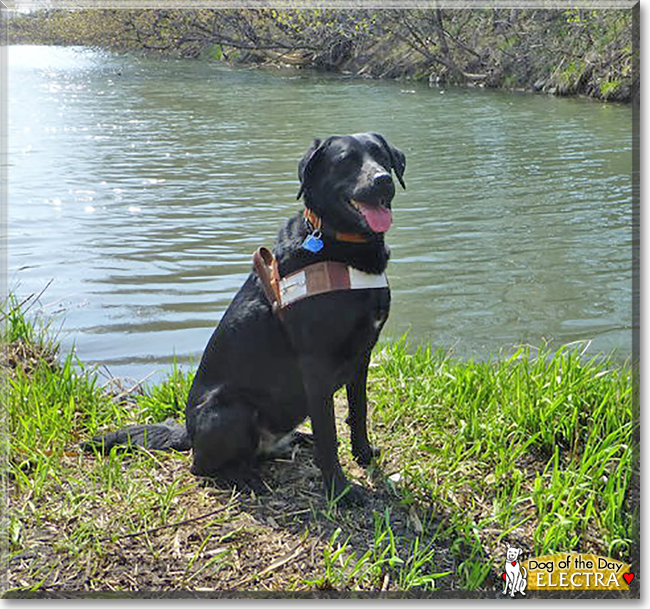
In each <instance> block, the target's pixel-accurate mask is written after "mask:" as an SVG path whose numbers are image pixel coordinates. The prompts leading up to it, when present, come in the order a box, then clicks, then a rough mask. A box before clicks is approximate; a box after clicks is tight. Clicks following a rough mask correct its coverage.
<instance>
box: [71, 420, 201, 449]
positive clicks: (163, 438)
mask: <svg viewBox="0 0 650 609" xmlns="http://www.w3.org/2000/svg"><path fill="white" fill-rule="evenodd" d="M114 446H122V447H124V448H125V449H127V450H128V449H131V448H134V447H141V448H147V449H153V450H178V451H185V450H190V448H192V442H191V440H190V437H189V435H188V433H187V429H186V428H185V427H184V426H182V425H180V424H179V423H177V422H176V421H173V420H172V419H168V420H166V421H164V422H163V423H157V424H155V425H131V426H130V427H123V428H122V429H118V430H117V431H111V432H110V433H107V434H105V435H103V436H95V437H94V438H91V439H90V440H87V441H86V442H82V443H81V449H82V450H85V451H88V452H94V451H96V452H99V453H102V454H106V453H108V452H109V451H110V450H111V448H113V447H114Z"/></svg>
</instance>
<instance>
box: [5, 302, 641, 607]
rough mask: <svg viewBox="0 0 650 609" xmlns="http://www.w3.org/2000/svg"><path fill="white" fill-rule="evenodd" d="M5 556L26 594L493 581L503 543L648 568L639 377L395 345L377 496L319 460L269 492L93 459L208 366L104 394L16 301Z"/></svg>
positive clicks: (382, 420) (381, 402) (130, 459)
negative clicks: (326, 480)
mask: <svg viewBox="0 0 650 609" xmlns="http://www.w3.org/2000/svg"><path fill="white" fill-rule="evenodd" d="M3 317H4V331H3V351H2V361H1V364H2V372H3V376H4V383H5V390H4V391H3V400H4V404H3V412H4V419H5V420H4V425H3V429H4V433H3V436H2V447H3V454H4V456H5V460H4V463H3V465H2V477H3V485H4V488H5V490H6V501H7V502H8V509H6V510H3V519H4V523H3V525H4V526H3V527H2V528H3V560H4V566H5V567H6V570H7V578H8V580H7V582H6V586H7V588H8V589H10V590H23V591H25V590H50V591H63V590H86V591H100V590H101V591H128V590H179V589H185V590H236V591H241V590H260V591H271V590H276V591H277V590H282V591H328V590H357V589H358V590H373V591H378V590H385V591H418V590H434V589H435V590H442V591H445V590H457V589H461V590H483V591H486V593H488V594H489V595H496V594H498V592H496V591H497V590H499V589H500V587H501V583H500V578H499V576H500V570H501V568H502V566H501V563H502V562H503V556H504V545H505V542H506V541H508V542H510V543H511V544H514V545H519V546H521V547H523V548H524V549H525V556H524V558H529V557H532V556H534V555H540V554H546V553H555V552H563V551H570V550H571V551H582V552H593V553H597V554H604V555H608V556H613V557H616V558H618V559H622V560H626V561H627V560H629V559H630V555H631V554H634V553H635V552H638V547H635V545H634V544H635V540H638V538H639V537H638V536H639V532H638V528H637V524H636V523H637V522H638V487H637V486H636V484H637V483H636V478H635V473H638V472H636V470H635V465H634V458H633V446H632V436H633V431H634V429H633V423H632V413H631V375H630V370H629V368H628V367H627V366H621V365H616V364H614V363H613V362H611V361H607V360H602V359H601V360H598V361H596V360H589V361H586V360H584V359H582V358H581V357H580V354H579V353H578V352H577V351H575V350H573V349H569V348H566V349H562V350H560V351H558V352H557V353H554V354H550V353H536V352H534V351H533V350H531V349H520V350H518V351H516V352H512V353H510V355H509V356H507V357H505V356H504V357H499V358H496V359H494V361H491V362H484V363H478V362H471V361H460V360H457V359H454V358H453V357H450V356H449V355H446V354H444V353H441V352H433V351H431V350H429V349H419V350H417V351H415V352H413V351H412V350H409V349H408V348H407V345H406V343H405V342H398V343H396V344H385V345H383V346H381V348H378V349H377V351H376V353H375V356H374V360H373V364H372V368H371V375H370V380H369V396H370V402H371V405H372V406H371V410H372V414H371V417H372V419H371V423H370V430H371V436H372V438H373V440H374V443H375V444H376V445H377V446H378V447H380V448H381V449H382V457H381V458H380V461H379V463H378V464H377V466H376V467H374V469H372V470H371V471H369V472H365V471H363V470H361V469H360V468H358V467H357V466H356V465H354V462H353V461H352V459H351V453H350V447H349V441H348V434H347V430H346V429H345V426H344V425H343V422H342V420H343V418H344V417H345V409H344V403H343V397H342V396H341V395H338V396H337V416H338V419H339V430H340V438H341V449H340V451H341V453H342V455H343V465H344V468H345V470H346V471H347V472H348V473H349V474H350V476H351V477H352V478H353V479H355V480H356V481H357V482H359V483H360V484H362V485H363V486H365V487H366V488H367V489H369V499H368V503H367V505H365V506H364V507H363V508H360V509H356V510H349V509H340V508H338V507H337V506H336V505H334V504H332V503H328V502H327V501H326V500H324V499H323V497H322V494H321V487H320V478H319V472H318V470H317V469H316V467H315V465H314V463H313V460H312V456H311V452H310V450H309V449H307V448H303V447H298V448H296V449H295V450H294V452H293V455H292V458H291V459H287V460H277V461H270V462H265V463H263V464H261V466H260V472H261V477H262V479H263V482H264V485H265V486H266V488H267V491H266V492H265V493H263V494H255V493H253V492H251V491H250V490H246V489H237V488H232V487H228V486H222V485H220V484H219V483H218V482H214V481H212V482H209V481H202V480H198V479H196V478H194V477H193V476H192V475H191V474H190V473H189V471H188V466H189V457H188V455H187V454H176V453H173V454H163V453H149V452H146V451H139V452H137V453H135V454H127V453H121V452H118V451H114V452H112V453H111V454H110V455H109V456H108V457H99V456H92V455H88V454H82V453H81V452H80V451H79V450H78V443H79V441H81V440H83V439H86V438H88V437H89V436H91V435H93V434H95V433H99V432H101V431H104V430H109V429H114V428H115V427H117V426H118V425H123V424H128V423H130V422H136V421H137V422H145V421H159V420H162V419H164V418H166V417H168V416H170V415H171V416H175V417H180V416H181V414H180V413H181V411H182V405H183V404H184V401H185V397H186V394H187V391H188V389H189V384H190V381H191V372H188V371H182V370H178V369H175V370H174V371H173V372H172V373H171V374H170V376H169V378H168V379H167V380H165V381H164V382H163V383H161V384H159V385H156V386H148V387H144V388H123V387H119V386H116V385H114V384H110V383H109V384H108V385H106V386H102V385H101V384H100V381H99V380H98V376H97V375H96V374H94V373H93V371H92V370H89V369H87V368H85V367H84V366H83V364H82V363H81V362H79V361H77V360H76V359H75V357H74V355H72V354H58V353H57V345H56V343H55V342H54V341H53V339H52V338H51V334H49V333H48V329H47V327H46V325H45V326H43V324H41V323H39V322H38V321H34V320H33V319H32V320H31V321H27V320H26V318H25V315H24V314H23V312H22V310H21V308H20V307H16V304H15V303H10V304H9V305H7V306H6V307H5V312H4V313H3Z"/></svg>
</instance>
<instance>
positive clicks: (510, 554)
mask: <svg viewBox="0 0 650 609" xmlns="http://www.w3.org/2000/svg"><path fill="white" fill-rule="evenodd" d="M507 546H508V549H507V550H506V562H514V561H515V560H517V559H518V558H519V557H520V556H521V555H522V554H523V552H524V551H523V550H522V549H521V548H514V547H512V546H511V545H510V544H507Z"/></svg>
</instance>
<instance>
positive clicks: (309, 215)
mask: <svg viewBox="0 0 650 609" xmlns="http://www.w3.org/2000/svg"><path fill="white" fill-rule="evenodd" d="M303 216H304V217H305V220H307V222H309V223H310V224H311V225H312V226H313V227H314V229H316V230H321V226H322V224H323V220H322V218H321V217H320V216H317V215H316V214H315V213H314V212H313V211H312V210H311V209H309V208H307V207H305V211H304V212H303ZM334 238H335V239H336V240H337V241H347V242H348V243H368V241H370V239H368V237H364V236H363V235H360V234H359V233H338V232H337V233H334Z"/></svg>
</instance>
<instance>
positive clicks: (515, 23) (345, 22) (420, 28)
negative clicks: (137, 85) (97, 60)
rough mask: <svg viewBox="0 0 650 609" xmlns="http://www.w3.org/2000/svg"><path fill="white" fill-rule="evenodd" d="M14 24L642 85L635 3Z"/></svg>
mask: <svg viewBox="0 0 650 609" xmlns="http://www.w3.org/2000/svg"><path fill="white" fill-rule="evenodd" d="M8 30H9V39H10V40H11V41H13V42H23V43H26V42H39V43H43V44H85V45H93V46H105V47H109V48H113V49H134V48H135V49H144V50H147V51H155V52H162V53H166V54H178V55H182V56H186V57H203V56H208V57H212V58H218V59H220V60H229V61H240V62H247V63H250V62H253V63H255V62H273V63H284V64H288V65H294V66H301V67H315V68H319V69H325V70H338V71H345V72H350V73H354V74H357V75H364V76H372V77H391V78H399V77H406V78H423V79H429V81H430V82H431V83H432V84H445V83H449V84H472V85H478V86H487V87H513V88H528V89H531V88H532V89H534V90H544V91H547V92H550V93H554V94H557V95H568V94H578V93H580V94H587V95H592V96H595V97H600V98H602V99H608V100H629V99H630V98H631V97H632V96H634V95H635V94H636V92H637V91H638V83H639V74H638V70H635V69H634V62H635V61H638V56H635V54H634V52H633V47H634V42H633V37H634V35H633V18H632V11H631V10H615V9H609V10H607V9H598V10H593V9H592V10H587V9H566V10H560V9H472V10H459V9H456V10H454V9H409V10H405V9H400V10H393V9H382V10H376V9H373V10H368V9H356V10H333V9H308V10H277V9H273V8H264V9H262V8H260V9H236V10H234V9H221V10H213V9H193V10H186V9H173V10H172V9H156V10H152V9H148V10H114V9H103V10H74V11H65V10H42V11H36V12H34V13H30V14H28V15H23V16H14V17H13V18H12V19H10V20H9V27H8ZM637 46H638V45H637ZM612 83H616V86H614V85H613V84H612Z"/></svg>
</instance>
